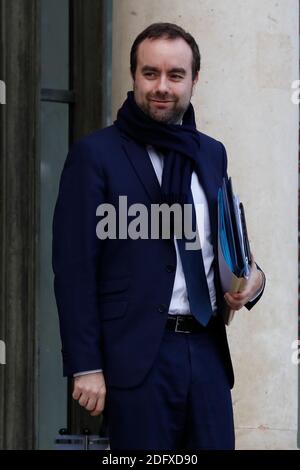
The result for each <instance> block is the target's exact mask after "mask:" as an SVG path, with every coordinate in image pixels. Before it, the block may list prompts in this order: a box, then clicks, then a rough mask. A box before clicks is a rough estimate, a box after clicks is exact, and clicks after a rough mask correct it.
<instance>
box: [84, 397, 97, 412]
mask: <svg viewBox="0 0 300 470" xmlns="http://www.w3.org/2000/svg"><path fill="white" fill-rule="evenodd" d="M96 403H97V400H96V399H95V398H89V399H88V402H87V404H86V405H85V409H86V410H88V411H93V410H94V409H95V406H96Z"/></svg>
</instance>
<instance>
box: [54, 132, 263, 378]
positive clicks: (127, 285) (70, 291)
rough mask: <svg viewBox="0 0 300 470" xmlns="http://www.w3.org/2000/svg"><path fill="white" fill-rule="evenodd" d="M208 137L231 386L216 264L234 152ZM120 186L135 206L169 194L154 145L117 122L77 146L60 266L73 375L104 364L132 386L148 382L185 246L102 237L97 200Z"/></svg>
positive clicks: (63, 184) (61, 222) (62, 215)
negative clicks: (222, 191)
mask: <svg viewBox="0 0 300 470" xmlns="http://www.w3.org/2000/svg"><path fill="white" fill-rule="evenodd" d="M200 139H201V153H200V155H199V167H200V174H201V181H200V183H201V185H202V187H203V189H204V192H205V195H206V198H207V202H208V207H209V214H210V223H211V231H212V240H213V247H214V253H215V261H214V263H215V266H214V267H215V285H216V286H215V287H216V292H217V304H218V312H219V315H218V317H217V322H216V333H217V337H218V338H219V341H218V343H219V346H220V349H221V353H222V357H223V359H224V364H225V366H226V369H227V372H228V378H229V381H230V384H231V386H232V385H233V380H234V379H233V371H232V365H231V360H230V354H229V349H228V344H227V339H226V331H225V326H224V323H223V320H222V317H221V312H222V308H223V307H224V304H223V295H222V292H221V288H220V281H219V275H218V269H217V263H218V260H217V192H218V188H219V187H220V186H221V184H222V178H223V176H224V175H225V174H226V169H227V158H226V152H225V148H224V146H223V145H222V144H221V143H220V142H218V141H216V140H214V139H212V138H210V137H208V136H206V135H204V134H202V133H200ZM121 195H122V196H124V195H126V196H127V198H128V199H127V202H128V206H130V205H131V204H134V203H143V204H144V205H145V206H147V207H148V208H149V210H150V205H151V203H157V204H159V203H160V185H159V182H158V180H157V177H156V174H155V171H154V169H153V166H152V163H151V160H150V158H149V155H148V154H147V151H146V149H145V148H143V147H141V146H140V145H138V144H137V143H136V142H134V141H132V140H130V139H129V138H128V137H126V136H125V135H122V134H120V132H119V130H118V129H117V128H116V127H115V126H110V127H108V128H105V129H103V130H99V131H96V132H94V133H92V134H91V135H88V136H86V137H84V138H82V139H80V140H79V141H77V142H76V143H75V144H74V145H73V147H72V148H71V150H70V152H69V154H68V157H67V160H66V162H65V166H64V169H63V173H62V177H61V181H60V188H59V195H58V200H57V204H56V208H55V214H54V222H53V270H54V274H55V280H54V287H55V295H56V301H57V306H58V312H59V318H60V331H61V339H62V355H63V363H64V374H65V375H68V376H72V375H73V374H74V373H76V372H81V371H86V370H94V369H99V368H102V369H103V372H104V376H105V379H106V381H107V383H108V384H109V385H113V386H118V387H130V386H135V385H138V384H139V383H141V381H142V380H143V378H144V377H145V375H146V374H147V372H148V371H149V369H150V367H151V366H152V364H153V362H154V359H155V356H156V354H157V352H158V349H159V345H160V342H161V340H162V336H163V332H164V328H165V323H166V319H167V314H168V307H169V304H170V301H171V296H172V290H173V284H174V278H175V270H174V267H176V251H175V246H174V241H173V240H163V239H161V240H152V239H151V238H149V239H146V240H145V239H138V240H132V239H130V238H127V239H106V240H99V239H98V238H97V235H96V225H97V223H98V222H99V217H97V216H96V209H97V207H98V206H99V204H101V203H110V204H113V205H114V206H115V207H116V208H118V198H119V196H121ZM170 266H173V270H172V269H170ZM257 300H258V298H257V299H256V300H255V301H254V302H253V303H249V304H247V307H248V308H251V307H252V306H253V305H254V304H255V303H256V302H257ZM174 360H176V358H174Z"/></svg>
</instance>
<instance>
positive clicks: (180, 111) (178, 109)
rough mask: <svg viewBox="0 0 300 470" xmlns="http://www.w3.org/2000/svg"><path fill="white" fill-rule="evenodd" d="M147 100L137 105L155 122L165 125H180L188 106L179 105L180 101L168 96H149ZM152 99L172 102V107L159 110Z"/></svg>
mask: <svg viewBox="0 0 300 470" xmlns="http://www.w3.org/2000/svg"><path fill="white" fill-rule="evenodd" d="M145 98H146V99H145V100H144V101H142V102H141V103H137V104H138V106H139V107H140V108H141V110H142V111H143V112H144V113H145V114H147V116H149V117H151V119H154V121H158V122H162V123H165V124H179V123H180V122H181V121H182V118H183V115H184V113H185V111H186V110H187V107H188V105H189V103H188V104H187V105H185V106H184V105H182V104H179V103H178V99H177V98H176V97H174V96H167V95H164V96H162V95H159V94H158V93H157V94H155V95H151V94H148V95H146V97H145ZM151 99H157V100H165V101H168V100H170V101H172V105H171V106H169V107H168V108H166V109H158V108H156V107H155V105H154V104H153V102H152V101H149V100H151Z"/></svg>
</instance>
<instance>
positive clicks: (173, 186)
mask: <svg viewBox="0 0 300 470" xmlns="http://www.w3.org/2000/svg"><path fill="white" fill-rule="evenodd" d="M114 124H115V125H116V126H117V127H118V128H119V129H120V131H121V132H124V133H125V134H127V135H128V136H129V137H131V138H132V139H133V140H134V141H136V142H138V143H140V144H142V145H144V146H145V145H152V146H153V147H154V148H155V149H157V150H158V151H161V152H162V153H163V154H164V167H163V174H162V184H161V190H162V202H166V203H168V204H170V205H171V204H173V203H179V204H184V203H187V202H188V194H189V192H190V187H191V176H192V172H193V171H194V170H196V171H197V168H196V161H197V159H196V155H197V153H198V152H199V145H200V142H199V135H198V132H197V130H196V122H195V113H194V108H193V106H192V104H191V103H190V104H189V106H188V108H187V110H186V112H185V114H184V116H183V120H182V125H178V124H166V123H162V122H158V121H155V120H154V119H152V118H151V117H150V116H148V115H147V114H145V113H144V112H143V111H142V110H141V109H140V108H139V106H138V105H137V104H136V102H135V100H134V95H133V92H132V91H130V92H128V94H127V99H126V100H125V101H124V103H123V105H122V107H121V108H120V109H119V111H118V114H117V120H116V121H115V122H114Z"/></svg>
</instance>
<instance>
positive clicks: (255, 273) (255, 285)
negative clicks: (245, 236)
mask: <svg viewBox="0 0 300 470" xmlns="http://www.w3.org/2000/svg"><path fill="white" fill-rule="evenodd" d="M262 283H263V275H262V273H261V271H259V269H257V266H256V264H255V262H254V259H253V256H252V263H251V273H250V276H249V279H247V281H246V285H245V288H244V290H243V291H242V292H237V293H235V294H230V293H229V292H226V294H225V295H224V299H225V301H226V303H227V305H229V307H230V308H231V309H232V310H240V309H241V308H242V307H244V305H245V304H247V303H248V302H249V301H250V300H251V299H253V297H255V294H256V293H257V292H258V291H259V289H260V288H261V287H262Z"/></svg>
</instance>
